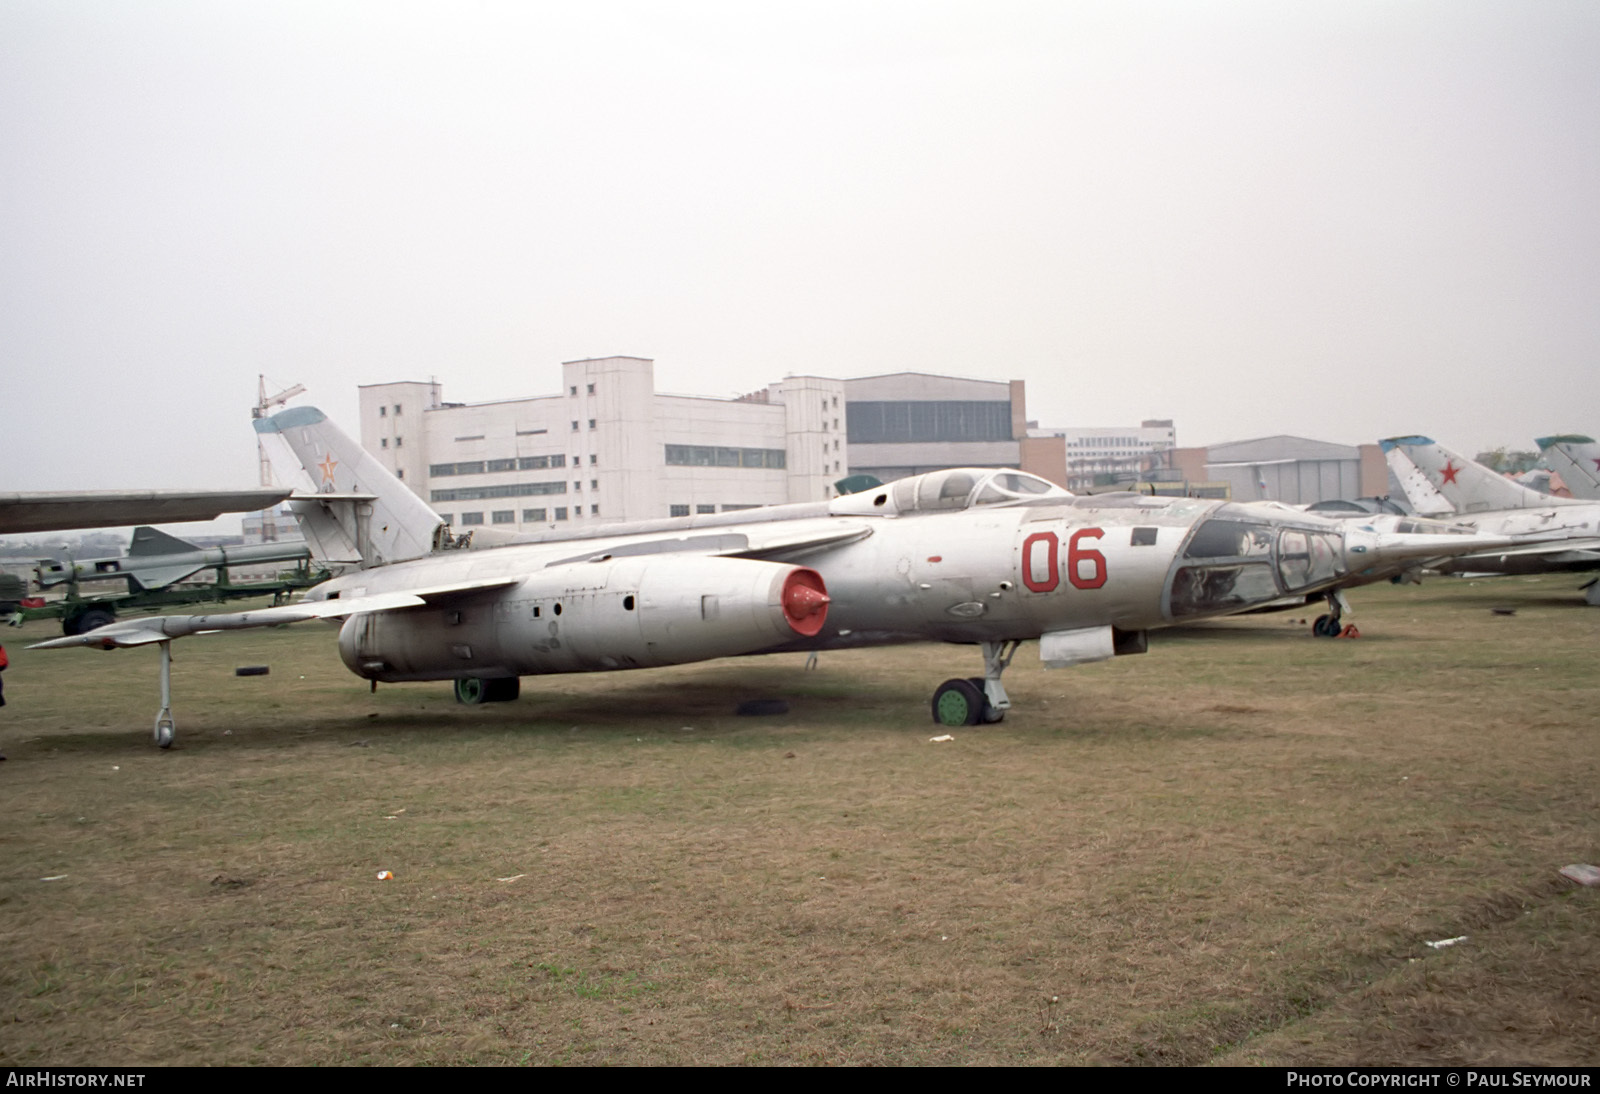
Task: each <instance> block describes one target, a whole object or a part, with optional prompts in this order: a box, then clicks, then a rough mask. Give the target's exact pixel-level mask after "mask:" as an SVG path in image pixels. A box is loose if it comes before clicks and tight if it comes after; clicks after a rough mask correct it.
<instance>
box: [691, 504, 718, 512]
mask: <svg viewBox="0 0 1600 1094" xmlns="http://www.w3.org/2000/svg"><path fill="white" fill-rule="evenodd" d="M694 511H695V512H696V513H715V512H716V511H717V507H716V506H715V505H696V506H695V507H694Z"/></svg>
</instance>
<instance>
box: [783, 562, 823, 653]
mask: <svg viewBox="0 0 1600 1094" xmlns="http://www.w3.org/2000/svg"><path fill="white" fill-rule="evenodd" d="M783 618H784V620H785V621H786V622H787V623H788V624H789V626H790V628H791V629H793V631H794V632H795V633H796V634H801V635H804V636H806V637H807V638H810V637H811V636H812V635H814V634H817V633H818V632H819V631H821V630H822V625H823V623H825V622H826V621H827V618H828V590H827V587H826V586H824V585H823V583H822V575H821V574H819V573H817V571H815V570H795V571H794V572H793V573H791V574H790V575H789V576H788V577H787V578H786V579H785V580H784V583H783Z"/></svg>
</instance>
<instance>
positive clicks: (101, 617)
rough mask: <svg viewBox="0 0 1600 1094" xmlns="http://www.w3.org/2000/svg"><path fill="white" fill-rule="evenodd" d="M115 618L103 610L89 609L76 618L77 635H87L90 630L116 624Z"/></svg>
mask: <svg viewBox="0 0 1600 1094" xmlns="http://www.w3.org/2000/svg"><path fill="white" fill-rule="evenodd" d="M116 618H117V617H116V616H114V615H112V614H111V613H110V612H108V611H106V610H105V609H104V608H90V609H89V610H88V611H86V612H84V613H83V614H82V615H80V616H78V633H79V634H88V633H89V632H90V631H92V630H95V629H97V628H99V627H104V626H106V625H108V624H110V623H114V622H116Z"/></svg>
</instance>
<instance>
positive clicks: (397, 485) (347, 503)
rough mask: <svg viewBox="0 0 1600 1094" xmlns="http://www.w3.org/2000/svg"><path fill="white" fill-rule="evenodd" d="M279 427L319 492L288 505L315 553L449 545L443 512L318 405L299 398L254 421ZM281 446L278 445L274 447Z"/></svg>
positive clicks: (264, 429)
mask: <svg viewBox="0 0 1600 1094" xmlns="http://www.w3.org/2000/svg"><path fill="white" fill-rule="evenodd" d="M255 428H256V432H257V433H261V434H269V435H275V436H277V437H278V438H280V439H281V440H282V441H283V442H284V443H285V444H286V445H287V446H288V448H289V450H290V451H291V452H293V453H294V457H295V459H296V460H298V461H299V464H300V467H299V468H295V469H293V470H294V474H293V478H294V479H295V480H298V481H301V482H302V483H303V482H304V480H303V478H302V475H301V472H302V469H303V472H304V474H305V475H309V476H310V481H311V484H312V486H313V487H314V489H315V492H314V493H296V494H295V495H293V496H292V497H291V498H290V499H289V507H290V509H292V510H293V511H294V515H295V518H296V519H297V520H298V521H299V522H300V529H301V531H303V532H304V533H305V537H306V542H307V543H309V544H310V545H311V551H312V553H313V554H314V555H315V556H316V557H317V558H318V559H320V560H322V561H324V562H329V563H340V564H345V565H351V564H353V565H357V566H361V567H363V568H365V567H369V566H381V565H384V564H386V563H390V562H403V561H405V560H406V559H412V558H422V557H423V556H425V555H427V554H430V553H431V552H433V551H434V550H436V549H439V548H442V547H445V546H448V545H450V542H451V540H450V531H449V528H448V527H447V526H446V525H445V523H444V521H443V520H442V519H441V518H440V516H439V514H438V513H435V512H434V511H433V510H432V509H430V508H429V507H428V505H427V503H425V502H424V501H423V500H422V499H421V498H419V497H417V496H416V495H415V494H413V493H412V492H411V491H410V489H409V488H407V486H406V484H405V483H403V482H401V481H400V480H399V479H397V478H395V477H394V475H392V474H391V473H390V472H389V470H388V468H386V467H384V466H383V465H382V464H381V463H379V462H378V461H377V460H376V459H374V458H373V456H372V455H371V453H369V452H367V450H366V449H364V448H362V447H361V446H360V445H359V444H357V443H356V442H355V441H354V440H352V439H351V438H350V437H349V436H348V435H346V434H345V432H344V431H343V430H341V429H340V428H339V427H338V426H336V425H334V424H333V422H331V421H329V420H328V416H327V415H326V414H324V413H323V412H322V411H320V410H318V409H317V408H316V407H312V406H294V407H289V408H288V409H286V410H280V411H279V412H278V413H276V414H273V415H270V416H268V417H265V418H257V419H256V421H255ZM278 447H279V446H276V445H274V446H271V447H269V449H268V451H269V452H271V451H273V450H274V449H277V448H278Z"/></svg>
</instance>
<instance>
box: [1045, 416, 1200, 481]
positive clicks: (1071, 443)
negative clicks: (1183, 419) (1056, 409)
mask: <svg viewBox="0 0 1600 1094" xmlns="http://www.w3.org/2000/svg"><path fill="white" fill-rule="evenodd" d="M1028 436H1029V437H1030V438H1032V439H1033V440H1035V441H1037V442H1042V441H1046V440H1055V441H1059V442H1060V445H1061V456H1062V459H1063V461H1064V463H1065V466H1066V479H1065V481H1064V482H1063V483H1062V485H1063V486H1065V487H1066V488H1067V489H1068V490H1071V491H1072V492H1073V493H1075V494H1086V493H1089V492H1090V491H1091V490H1094V489H1095V488H1097V487H1108V486H1114V485H1119V484H1124V483H1131V482H1138V481H1141V480H1143V479H1146V478H1147V477H1148V473H1149V472H1150V471H1152V470H1153V469H1155V468H1158V467H1160V466H1162V463H1163V461H1162V459H1161V456H1160V454H1161V453H1163V452H1166V451H1167V450H1169V449H1171V448H1174V447H1176V446H1177V443H1178V431H1177V429H1176V428H1175V427H1174V426H1173V423H1172V420H1171V419H1170V418H1150V419H1146V420H1145V421H1143V422H1141V423H1140V424H1139V425H1138V426H1137V427H1134V426H1075V427H1065V426H1060V427H1050V428H1044V429H1040V428H1039V427H1037V426H1033V427H1031V428H1030V429H1029V430H1028Z"/></svg>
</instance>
